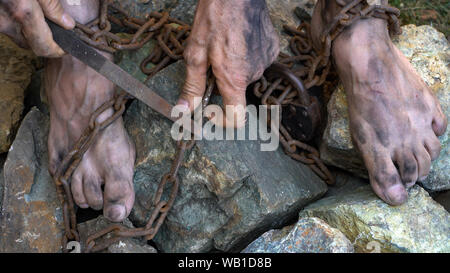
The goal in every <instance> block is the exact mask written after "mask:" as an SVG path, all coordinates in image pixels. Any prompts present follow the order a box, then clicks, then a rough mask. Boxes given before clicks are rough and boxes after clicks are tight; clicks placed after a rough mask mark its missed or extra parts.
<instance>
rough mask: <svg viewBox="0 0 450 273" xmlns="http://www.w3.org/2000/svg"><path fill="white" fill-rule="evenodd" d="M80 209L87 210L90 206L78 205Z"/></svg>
mask: <svg viewBox="0 0 450 273" xmlns="http://www.w3.org/2000/svg"><path fill="white" fill-rule="evenodd" d="M78 206H79V207H80V208H82V209H87V208H89V205H88V204H80V205H78Z"/></svg>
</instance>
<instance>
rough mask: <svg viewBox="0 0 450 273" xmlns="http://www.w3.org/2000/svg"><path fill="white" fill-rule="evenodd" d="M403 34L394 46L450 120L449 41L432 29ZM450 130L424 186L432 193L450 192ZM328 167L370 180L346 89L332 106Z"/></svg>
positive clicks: (406, 29)
mask: <svg viewBox="0 0 450 273" xmlns="http://www.w3.org/2000/svg"><path fill="white" fill-rule="evenodd" d="M402 29H403V34H402V35H400V36H399V37H397V38H396V39H394V43H395V44H396V45H397V47H398V48H399V49H400V50H401V51H402V52H403V54H405V56H406V57H407V58H408V59H409V60H410V62H411V63H412V65H413V66H414V68H415V69H416V70H417V72H418V73H419V75H420V76H421V77H422V78H423V79H424V81H425V82H426V83H427V84H428V86H430V88H431V90H432V91H433V92H434V94H435V95H436V96H437V98H438V99H439V102H440V104H441V107H442V110H443V111H444V113H445V114H446V115H447V119H449V120H450V92H448V90H450V70H449V65H450V47H449V44H448V41H447V39H446V38H445V36H444V35H443V34H442V33H439V32H438V31H436V30H435V29H434V28H432V27H430V26H420V27H416V26H414V25H407V26H403V27H402ZM449 134H450V130H447V132H446V133H445V134H444V135H443V136H442V137H440V141H441V144H442V151H441V155H440V157H439V158H438V159H437V160H436V161H434V162H433V164H432V167H431V173H430V175H429V176H428V178H427V179H426V181H424V182H422V185H423V186H424V187H425V188H426V189H427V190H431V191H442V190H448V189H450V172H449V171H448V169H449V168H450V156H449V155H450V143H449ZM320 150H321V157H322V160H324V161H325V163H327V164H329V165H333V166H336V167H339V168H342V169H345V170H348V171H350V172H352V173H354V174H357V175H360V176H362V177H367V171H366V169H365V167H364V164H363V162H362V159H361V157H360V156H359V154H358V152H357V151H356V149H355V147H354V146H353V144H352V141H351V137H350V132H349V122H348V106H347V101H346V96H345V92H344V90H343V87H342V85H339V87H338V88H337V90H336V91H335V92H334V94H333V96H332V98H331V100H330V102H329V103H328V124H327V128H326V130H325V132H324V135H323V140H322V144H321V149H320Z"/></svg>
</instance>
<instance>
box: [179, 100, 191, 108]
mask: <svg viewBox="0 0 450 273" xmlns="http://www.w3.org/2000/svg"><path fill="white" fill-rule="evenodd" d="M177 106H181V107H183V108H185V109H189V102H188V101H186V100H184V99H179V100H178V102H177Z"/></svg>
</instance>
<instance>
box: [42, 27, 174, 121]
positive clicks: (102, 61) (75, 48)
mask: <svg viewBox="0 0 450 273" xmlns="http://www.w3.org/2000/svg"><path fill="white" fill-rule="evenodd" d="M47 22H48V25H49V27H50V29H51V30H52V33H53V39H54V40H55V42H56V43H57V44H58V45H59V46H60V47H61V48H62V49H63V50H64V51H65V52H67V53H69V54H70V55H72V56H74V57H75V58H77V59H78V60H80V61H81V62H83V63H85V64H86V65H88V66H89V67H91V68H92V69H94V70H95V71H97V72H98V73H100V74H101V75H103V76H104V77H105V78H107V79H108V80H110V81H111V82H113V83H114V84H116V85H117V86H119V87H120V88H122V89H123V90H124V91H126V92H127V93H129V94H130V95H132V96H133V97H135V98H137V99H139V100H140V101H142V102H143V103H145V104H147V105H148V106H149V107H150V108H152V109H153V110H155V111H157V112H158V113H160V114H162V115H163V116H165V117H166V118H168V119H170V120H172V121H175V120H176V118H172V117H171V116H170V113H171V111H172V108H173V106H172V105H171V104H170V103H168V102H167V101H166V100H165V99H163V98H162V97H160V96H159V95H158V94H156V93H155V92H154V91H153V90H151V89H150V88H148V87H147V86H146V85H145V84H143V83H142V82H140V81H139V80H137V79H135V78H134V77H133V76H131V75H130V74H128V73H127V72H125V71H124V70H123V69H122V68H120V67H119V66H118V65H116V64H114V63H113V62H111V61H110V60H108V59H107V58H106V57H104V56H103V55H101V54H100V53H98V52H97V51H96V50H95V49H94V48H92V47H91V46H89V45H87V44H86V43H84V42H83V41H82V40H81V39H80V38H79V37H78V35H77V34H76V33H75V32H73V31H71V30H66V29H64V28H62V27H60V26H58V25H57V24H55V23H53V22H51V21H50V20H47Z"/></svg>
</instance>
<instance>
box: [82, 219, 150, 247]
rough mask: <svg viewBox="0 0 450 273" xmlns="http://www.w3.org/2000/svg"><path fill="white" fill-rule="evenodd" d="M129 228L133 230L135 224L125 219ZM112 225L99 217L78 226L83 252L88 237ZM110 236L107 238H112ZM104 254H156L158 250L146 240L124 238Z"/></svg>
mask: <svg viewBox="0 0 450 273" xmlns="http://www.w3.org/2000/svg"><path fill="white" fill-rule="evenodd" d="M122 224H123V225H124V226H126V227H128V228H133V227H134V226H133V224H132V223H131V222H130V220H128V219H125V221H124V222H123V223H122ZM109 225H111V222H110V221H108V220H107V219H106V218H105V217H103V216H99V217H98V218H96V219H92V220H89V221H87V222H84V223H81V224H78V231H79V233H80V236H81V238H80V239H81V242H82V245H81V250H83V249H84V247H85V246H84V244H83V243H84V242H86V239H87V236H88V235H90V234H94V233H96V232H99V231H100V230H103V229H104V228H106V227H107V226H109ZM110 237H111V236H110V234H108V235H107V237H106V238H110ZM103 253H156V249H154V248H153V247H152V246H150V245H148V244H147V242H146V241H144V239H141V238H124V239H121V240H119V241H118V242H116V243H114V244H112V245H110V246H109V247H108V248H107V249H106V250H104V251H103Z"/></svg>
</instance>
